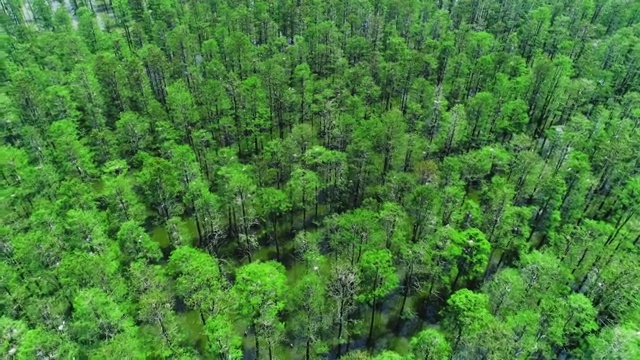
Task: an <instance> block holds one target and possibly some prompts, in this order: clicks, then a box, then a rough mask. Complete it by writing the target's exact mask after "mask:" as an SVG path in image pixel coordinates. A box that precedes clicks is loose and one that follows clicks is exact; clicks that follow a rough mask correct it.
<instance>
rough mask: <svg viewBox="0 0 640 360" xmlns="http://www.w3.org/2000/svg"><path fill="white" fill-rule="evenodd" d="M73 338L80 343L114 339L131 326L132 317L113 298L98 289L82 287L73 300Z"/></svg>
mask: <svg viewBox="0 0 640 360" xmlns="http://www.w3.org/2000/svg"><path fill="white" fill-rule="evenodd" d="M73 303H74V305H73V309H74V312H73V322H72V323H71V324H70V327H71V332H72V333H73V334H74V335H73V338H74V339H76V341H78V342H79V343H81V344H88V345H90V346H91V345H94V344H97V343H99V342H100V341H110V340H113V339H114V338H115V337H116V336H118V335H119V334H123V333H126V332H128V331H130V329H131V328H132V327H133V326H134V325H133V319H131V318H130V317H129V316H128V315H127V313H126V312H125V311H124V309H122V308H121V307H120V306H119V305H118V303H116V301H114V299H113V297H111V296H110V295H108V294H106V293H105V292H104V291H102V290H100V289H95V288H92V289H87V290H82V291H80V292H79V293H78V295H76V297H75V299H74V301H73Z"/></svg>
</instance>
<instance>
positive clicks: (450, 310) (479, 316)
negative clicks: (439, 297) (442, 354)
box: [443, 289, 493, 351]
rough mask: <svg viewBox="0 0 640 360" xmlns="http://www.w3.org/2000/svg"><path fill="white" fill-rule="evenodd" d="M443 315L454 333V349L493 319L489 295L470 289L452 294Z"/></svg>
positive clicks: (447, 325)
mask: <svg viewBox="0 0 640 360" xmlns="http://www.w3.org/2000/svg"><path fill="white" fill-rule="evenodd" d="M443 316H444V318H445V319H444V324H445V325H446V327H447V328H448V329H449V330H451V334H452V335H453V347H452V348H453V351H456V350H457V349H458V346H459V345H460V342H461V341H462V340H463V339H464V338H465V337H468V336H474V335H475V334H477V333H478V332H479V331H481V330H482V328H483V327H484V326H486V325H487V324H489V323H490V322H491V321H492V320H493V318H492V316H491V314H490V313H489V301H488V298H487V296H486V295H484V294H476V293H474V292H472V291H471V290H468V289H461V290H458V291H456V292H455V293H454V294H453V295H451V297H450V298H449V300H447V307H446V308H445V309H444V311H443Z"/></svg>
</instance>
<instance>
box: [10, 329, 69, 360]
mask: <svg viewBox="0 0 640 360" xmlns="http://www.w3.org/2000/svg"><path fill="white" fill-rule="evenodd" d="M39 356H46V357H54V358H70V357H71V358H73V357H76V356H78V346H77V345H76V344H75V343H73V342H71V341H70V340H69V339H67V338H66V336H64V335H61V334H56V333H54V332H52V331H50V330H44V329H42V328H37V329H32V330H29V331H27V332H25V333H24V336H23V337H22V340H21V342H20V346H19V347H18V351H17V352H16V358H17V359H20V360H22V359H25V360H26V359H34V358H38V357H39Z"/></svg>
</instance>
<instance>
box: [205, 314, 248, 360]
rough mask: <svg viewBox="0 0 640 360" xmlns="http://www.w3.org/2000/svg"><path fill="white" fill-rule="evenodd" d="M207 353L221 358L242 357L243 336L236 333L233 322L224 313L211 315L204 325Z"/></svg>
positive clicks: (230, 359) (233, 359)
mask: <svg viewBox="0 0 640 360" xmlns="http://www.w3.org/2000/svg"><path fill="white" fill-rule="evenodd" d="M204 332H205V335H206V336H207V339H208V340H209V341H208V342H207V354H208V355H209V356H212V357H217V358H219V359H229V360H237V359H242V350H241V345H242V338H241V337H240V336H239V335H238V334H236V332H235V329H234V327H233V323H232V322H231V321H230V320H229V319H227V318H225V317H224V316H223V315H218V316H215V317H210V318H208V319H207V322H206V323H205V327H204Z"/></svg>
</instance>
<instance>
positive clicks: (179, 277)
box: [168, 246, 225, 325]
mask: <svg viewBox="0 0 640 360" xmlns="http://www.w3.org/2000/svg"><path fill="white" fill-rule="evenodd" d="M168 270H169V274H170V275H171V276H172V277H174V278H175V280H176V282H175V291H176V294H177V295H178V296H180V297H181V298H183V299H184V301H185V303H186V304H187V306H189V307H190V308H191V309H193V310H196V311H198V312H199V313H200V319H201V320H202V324H203V325H204V324H205V319H206V318H208V317H210V316H214V317H215V316H216V315H218V314H219V313H220V311H221V308H224V301H223V300H222V294H223V290H224V286H225V284H224V281H223V280H222V278H221V275H220V269H219V268H218V263H217V261H216V259H215V258H213V257H212V256H211V255H209V254H207V253H204V252H201V251H199V250H197V249H194V248H191V247H187V246H181V247H179V248H177V249H176V250H174V251H173V252H172V253H171V256H170V257H169V263H168ZM220 303H222V304H220Z"/></svg>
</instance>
